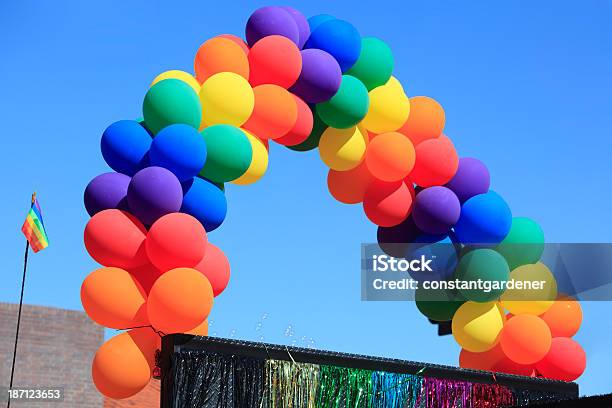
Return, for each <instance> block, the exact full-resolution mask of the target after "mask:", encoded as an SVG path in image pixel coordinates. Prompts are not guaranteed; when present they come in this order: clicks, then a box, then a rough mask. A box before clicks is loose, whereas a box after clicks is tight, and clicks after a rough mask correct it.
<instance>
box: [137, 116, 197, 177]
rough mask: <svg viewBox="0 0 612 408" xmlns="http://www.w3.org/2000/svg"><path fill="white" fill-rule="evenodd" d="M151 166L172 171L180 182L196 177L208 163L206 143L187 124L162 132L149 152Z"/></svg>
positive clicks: (156, 137)
mask: <svg viewBox="0 0 612 408" xmlns="http://www.w3.org/2000/svg"><path fill="white" fill-rule="evenodd" d="M149 160H150V162H151V166H159V167H164V168H166V169H168V170H170V171H171V172H172V173H174V175H175V176H176V178H178V179H179V180H180V181H186V180H189V179H191V178H193V177H195V176H196V175H197V174H198V173H199V172H200V170H202V167H204V163H205V162H206V142H205V141H204V138H203V137H202V135H201V134H200V133H199V132H198V131H197V130H196V129H194V128H192V127H191V126H189V125H185V124H176V125H170V126H167V127H165V128H163V129H162V130H160V131H159V132H158V133H157V135H156V136H155V138H154V139H153V143H152V144H151V150H150V152H149Z"/></svg>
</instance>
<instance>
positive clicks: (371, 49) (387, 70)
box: [347, 37, 395, 91]
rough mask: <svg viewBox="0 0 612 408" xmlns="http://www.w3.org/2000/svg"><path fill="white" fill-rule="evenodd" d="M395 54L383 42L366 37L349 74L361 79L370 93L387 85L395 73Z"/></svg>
mask: <svg viewBox="0 0 612 408" xmlns="http://www.w3.org/2000/svg"><path fill="white" fill-rule="evenodd" d="M394 64H395V62H394V61H393V53H392V52H391V48H389V46H388V45H387V43H385V42H384V41H382V40H379V39H378V38H375V37H365V38H363V39H362V40H361V54H359V59H358V60H357V62H356V63H355V65H353V67H352V68H351V69H350V70H349V71H348V72H347V74H349V75H352V76H354V77H355V78H357V79H359V80H360V81H361V82H363V84H364V85H365V86H366V88H367V89H368V91H371V90H372V89H374V88H376V87H377V86H381V85H384V84H386V83H387V81H388V80H389V78H391V73H392V72H393V65H394Z"/></svg>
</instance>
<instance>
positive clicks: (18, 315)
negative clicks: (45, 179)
mask: <svg viewBox="0 0 612 408" xmlns="http://www.w3.org/2000/svg"><path fill="white" fill-rule="evenodd" d="M35 200H36V192H34V193H32V204H34V201H35ZM29 250H30V243H29V242H28V240H27V239H26V247H25V255H24V257H23V276H22V278H21V296H20V297H19V312H18V313H17V330H16V332H15V348H14V349H13V363H12V365H11V381H10V384H9V393H8V401H7V403H6V408H10V406H11V392H10V391H11V390H12V389H13V378H14V376H15V359H16V357H17V343H18V342H19V326H20V324H21V309H22V307H23V292H24V289H25V279H26V271H27V269H28V252H29Z"/></svg>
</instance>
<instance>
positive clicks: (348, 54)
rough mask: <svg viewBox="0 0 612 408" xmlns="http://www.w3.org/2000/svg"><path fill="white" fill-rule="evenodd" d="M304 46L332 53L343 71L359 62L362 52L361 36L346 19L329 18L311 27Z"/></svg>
mask: <svg viewBox="0 0 612 408" xmlns="http://www.w3.org/2000/svg"><path fill="white" fill-rule="evenodd" d="M304 48H318V49H320V50H323V51H326V52H328V53H329V54H331V55H332V56H333V57H334V58H335V59H336V61H338V65H340V69H341V70H342V72H346V71H348V70H349V69H351V67H352V66H353V65H354V64H355V62H357V59H358V58H359V54H361V36H360V35H359V32H358V31H357V30H356V29H355V27H353V26H352V25H351V24H350V23H347V22H346V21H344V20H329V21H325V22H323V23H321V24H319V25H318V26H317V27H316V28H315V29H314V30H312V27H311V33H310V38H309V39H308V41H306V45H304Z"/></svg>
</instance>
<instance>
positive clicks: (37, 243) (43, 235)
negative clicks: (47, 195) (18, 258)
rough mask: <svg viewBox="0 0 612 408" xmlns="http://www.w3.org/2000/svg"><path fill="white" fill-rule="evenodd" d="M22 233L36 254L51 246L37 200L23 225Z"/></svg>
mask: <svg viewBox="0 0 612 408" xmlns="http://www.w3.org/2000/svg"><path fill="white" fill-rule="evenodd" d="M21 231H22V232H23V235H25V237H26V239H27V240H28V242H29V243H30V246H31V247H32V250H33V251H34V252H38V251H40V250H41V249H45V248H46V247H48V246H49V240H48V239H47V232H46V231H45V224H44V223H43V219H42V212H41V211H40V205H38V200H37V199H34V202H33V203H32V207H30V211H29V212H28V216H27V217H26V219H25V222H24V223H23V227H21Z"/></svg>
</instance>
